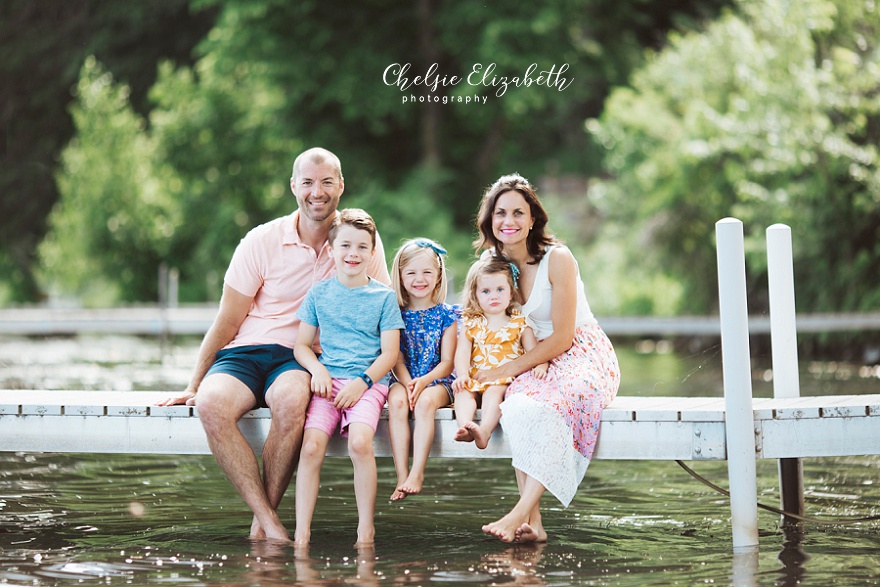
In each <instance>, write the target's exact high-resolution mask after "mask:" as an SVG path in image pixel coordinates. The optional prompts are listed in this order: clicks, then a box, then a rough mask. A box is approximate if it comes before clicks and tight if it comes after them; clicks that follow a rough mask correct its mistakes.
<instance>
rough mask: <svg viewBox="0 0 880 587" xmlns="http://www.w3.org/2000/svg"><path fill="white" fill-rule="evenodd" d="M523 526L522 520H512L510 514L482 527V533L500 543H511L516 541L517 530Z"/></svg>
mask: <svg viewBox="0 0 880 587" xmlns="http://www.w3.org/2000/svg"><path fill="white" fill-rule="evenodd" d="M523 524H525V522H523V521H522V520H518V519H513V518H512V517H511V516H510V514H507V515H506V516H504V517H503V518H501V519H500V520H496V521H494V522H492V523H490V524H486V525H485V526H483V532H485V533H486V534H491V535H492V536H494V537H495V538H497V539H499V540H501V541H502V542H513V541H514V540H515V539H516V530H517V528H520V527H521V526H522V525H523Z"/></svg>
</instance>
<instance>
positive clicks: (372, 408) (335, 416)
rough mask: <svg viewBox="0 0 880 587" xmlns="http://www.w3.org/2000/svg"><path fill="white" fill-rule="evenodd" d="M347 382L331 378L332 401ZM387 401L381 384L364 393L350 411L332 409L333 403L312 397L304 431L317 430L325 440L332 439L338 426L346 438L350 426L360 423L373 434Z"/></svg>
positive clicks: (329, 400) (386, 389) (386, 390)
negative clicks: (307, 429)
mask: <svg viewBox="0 0 880 587" xmlns="http://www.w3.org/2000/svg"><path fill="white" fill-rule="evenodd" d="M349 381H351V380H350V379H335V378H334V379H333V392H332V394H331V398H332V399H335V398H336V394H337V393H339V390H340V389H342V388H343V387H344V386H345V384H346V383H348V382H349ZM387 398H388V386H387V385H382V384H381V383H376V384H374V385H373V387H370V388H369V389H367V390H366V391H365V392H364V395H362V396H361V399H359V400H358V401H357V403H356V404H355V405H353V406H352V407H350V408H344V409H339V408H337V407H336V406H334V405H333V401H332V399H327V398H325V397H320V396H317V395H313V396H312V400H311V402H309V411H308V412H306V426H305V427H306V428H316V429H318V430H321V431H322V432H326V433H327V436H333V433H334V432H335V431H336V427H337V426H339V429H340V434H342V436H348V427H349V425H350V424H352V423H353V422H359V423H361V424H366V425H367V426H369V427H370V428H372V429H373V432H375V431H376V426H377V425H378V424H379V417H380V416H381V415H382V407H383V406H384V405H385V400H386V399H387ZM340 422H341V424H340Z"/></svg>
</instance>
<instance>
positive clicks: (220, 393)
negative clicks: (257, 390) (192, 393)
mask: <svg viewBox="0 0 880 587" xmlns="http://www.w3.org/2000/svg"><path fill="white" fill-rule="evenodd" d="M255 405H256V398H254V394H253V392H251V390H250V389H249V388H248V387H247V386H246V385H245V384H244V383H242V382H241V381H239V380H238V379H236V378H234V377H232V376H230V375H226V374H215V375H211V376H209V377H207V378H206V379H205V380H204V381H203V382H202V384H201V385H200V386H199V390H198V393H196V409H197V410H198V414H199V418H200V419H201V420H202V421H203V422H209V423H211V422H215V421H217V420H221V419H222V420H232V421H237V420H238V419H239V418H241V416H243V415H244V413H245V412H247V411H248V410H251V409H253V408H254V407H255Z"/></svg>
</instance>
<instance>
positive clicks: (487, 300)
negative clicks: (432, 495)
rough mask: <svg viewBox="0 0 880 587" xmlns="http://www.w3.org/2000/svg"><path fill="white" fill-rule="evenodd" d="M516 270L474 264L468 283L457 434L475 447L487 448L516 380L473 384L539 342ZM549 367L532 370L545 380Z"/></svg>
mask: <svg viewBox="0 0 880 587" xmlns="http://www.w3.org/2000/svg"><path fill="white" fill-rule="evenodd" d="M518 275H519V270H518V269H517V268H516V266H515V265H512V264H511V263H509V262H507V261H506V260H503V259H501V258H499V257H494V256H493V257H488V258H486V259H480V260H479V261H477V262H476V263H474V264H473V265H472V266H471V268H470V270H469V271H468V275H467V280H466V282H465V295H466V296H467V297H466V300H465V306H464V310H463V311H462V327H461V333H460V334H459V337H458V349H457V350H456V352H455V373H456V379H455V381H453V383H452V389H453V391H454V393H455V418H456V420H457V421H458V424H459V429H458V432H456V434H455V440H458V441H461V442H476V445H477V447H478V448H481V449H483V448H486V446H487V445H488V444H489V438H490V437H491V436H492V431H493V430H495V427H496V426H497V425H498V421H499V419H500V418H501V409H500V407H499V406H500V405H501V401H502V400H503V399H504V392H505V391H506V390H507V386H508V384H510V383H511V382H512V381H513V377H507V378H504V379H499V380H496V381H490V382H484V383H480V382H479V381H477V380H475V379H473V376H474V374H476V372H477V371H479V370H483V369H486V370H488V369H493V368H495V367H498V366H500V365H503V364H504V363H507V362H509V361H512V360H513V359H515V358H517V357H518V356H520V355H521V354H523V352H524V351H527V350H530V349H532V348H534V347H535V346H536V345H537V344H538V341H537V339H536V338H535V335H534V333H533V332H532V329H531V328H530V327H528V326H527V325H526V319H525V317H524V316H523V315H522V314H521V313H520V312H519V304H518V301H519V298H520V296H519V291H518V290H517V283H516V280H517V277H518ZM547 367H548V365H547V364H546V363H544V364H542V365H538V366H536V367H534V373H535V375H536V376H537V377H539V378H541V377H543V376H544V375H546V373H547ZM478 401H479V402H480V403H481V408H482V418H481V420H480V424H479V425H477V424H476V423H475V422H474V421H473V418H474V414H475V413H476V410H477V402H478Z"/></svg>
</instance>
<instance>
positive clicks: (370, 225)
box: [327, 208, 377, 249]
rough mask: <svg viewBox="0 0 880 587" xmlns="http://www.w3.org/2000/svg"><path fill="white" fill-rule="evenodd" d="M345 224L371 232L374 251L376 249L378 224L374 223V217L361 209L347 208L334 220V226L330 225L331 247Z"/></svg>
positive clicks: (329, 237) (329, 238)
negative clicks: (340, 228)
mask: <svg viewBox="0 0 880 587" xmlns="http://www.w3.org/2000/svg"><path fill="white" fill-rule="evenodd" d="M343 224H347V225H349V226H351V227H353V228H357V229H358V230H365V231H367V232H369V233H370V240H371V241H372V243H373V249H375V248H376V232H377V231H376V223H375V222H374V221H373V217H372V216H370V215H369V214H367V213H366V212H364V211H363V210H361V209H360V208H346V209H345V210H340V211H339V214H337V215H336V218H334V219H333V224H331V225H330V234H329V235H328V236H327V242H329V243H330V246H333V241H334V240H335V239H336V233H337V232H338V231H339V227H340V226H342V225H343Z"/></svg>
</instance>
